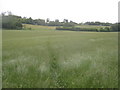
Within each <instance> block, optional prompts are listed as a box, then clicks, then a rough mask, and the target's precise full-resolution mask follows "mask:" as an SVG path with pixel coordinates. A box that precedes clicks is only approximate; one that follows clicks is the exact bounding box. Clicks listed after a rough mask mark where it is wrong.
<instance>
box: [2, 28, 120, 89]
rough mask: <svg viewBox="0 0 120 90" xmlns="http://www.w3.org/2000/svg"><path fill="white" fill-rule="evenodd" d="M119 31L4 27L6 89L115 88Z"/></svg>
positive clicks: (116, 84) (4, 76) (3, 63)
mask: <svg viewBox="0 0 120 90" xmlns="http://www.w3.org/2000/svg"><path fill="white" fill-rule="evenodd" d="M117 36H118V34H117V33H116V32H73V31H55V30H48V31H47V32H46V31H44V30H21V31H20V30H3V55H2V56H3V57H2V58H3V62H2V66H3V73H2V79H3V81H2V84H3V87H4V88H13V87H14V88H56V87H58V88H63V87H65V88H116V87H118V37H117Z"/></svg>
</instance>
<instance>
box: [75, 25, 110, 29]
mask: <svg viewBox="0 0 120 90" xmlns="http://www.w3.org/2000/svg"><path fill="white" fill-rule="evenodd" d="M76 27H80V28H97V29H100V28H105V27H108V28H110V26H97V25H78V26H76Z"/></svg>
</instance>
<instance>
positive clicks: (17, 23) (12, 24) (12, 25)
mask: <svg viewBox="0 0 120 90" xmlns="http://www.w3.org/2000/svg"><path fill="white" fill-rule="evenodd" d="M2 28H6V29H22V23H21V17H20V16H15V15H12V14H8V15H3V14H2Z"/></svg>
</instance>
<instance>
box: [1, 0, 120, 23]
mask: <svg viewBox="0 0 120 90" xmlns="http://www.w3.org/2000/svg"><path fill="white" fill-rule="evenodd" d="M118 1H119V0H2V3H0V4H1V5H2V6H1V5H0V6H1V8H2V9H1V11H0V12H4V11H11V12H12V13H13V14H15V15H20V16H22V17H24V16H25V17H32V18H33V19H38V18H40V19H46V18H50V20H55V19H59V20H60V21H63V19H68V20H72V21H75V22H78V23H80V22H86V21H101V22H111V23H115V22H117V21H118Z"/></svg>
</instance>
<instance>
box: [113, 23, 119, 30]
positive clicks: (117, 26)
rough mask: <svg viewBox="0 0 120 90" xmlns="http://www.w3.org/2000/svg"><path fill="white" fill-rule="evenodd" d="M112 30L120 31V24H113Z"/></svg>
mask: <svg viewBox="0 0 120 90" xmlns="http://www.w3.org/2000/svg"><path fill="white" fill-rule="evenodd" d="M111 29H112V31H120V23H116V24H113V25H112V26H111Z"/></svg>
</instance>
